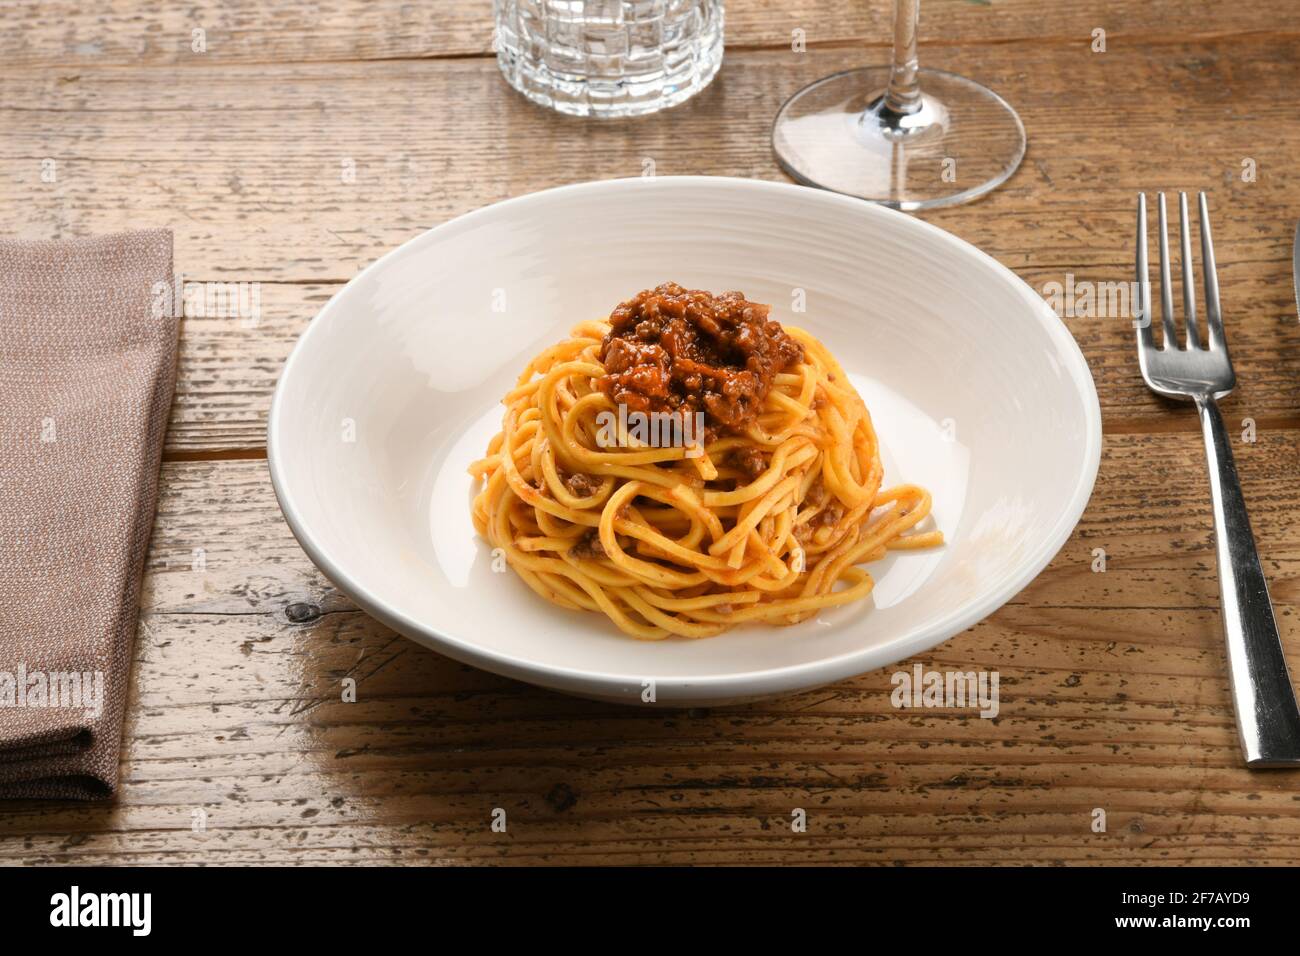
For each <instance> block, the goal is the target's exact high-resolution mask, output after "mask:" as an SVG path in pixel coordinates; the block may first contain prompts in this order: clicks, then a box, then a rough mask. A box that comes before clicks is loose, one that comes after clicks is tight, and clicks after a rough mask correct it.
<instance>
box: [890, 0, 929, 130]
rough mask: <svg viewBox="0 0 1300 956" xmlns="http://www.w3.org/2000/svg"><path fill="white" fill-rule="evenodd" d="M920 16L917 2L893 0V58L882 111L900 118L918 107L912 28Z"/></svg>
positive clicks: (919, 7) (919, 98)
mask: <svg viewBox="0 0 1300 956" xmlns="http://www.w3.org/2000/svg"><path fill="white" fill-rule="evenodd" d="M920 16H921V0H894V59H893V63H892V64H891V65H890V69H889V88H888V90H886V92H885V102H884V104H883V105H884V108H885V110H887V111H889V112H891V113H896V114H899V115H902V116H907V115H910V114H912V113H915V112H916V111H917V110H919V109H920V108H921V84H920V82H919V81H918V80H917V77H916V73H917V70H918V69H919V68H920V63H919V61H918V60H917V56H916V26H917V21H918V20H919V19H920Z"/></svg>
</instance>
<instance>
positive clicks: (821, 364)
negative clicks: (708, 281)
mask: <svg viewBox="0 0 1300 956" xmlns="http://www.w3.org/2000/svg"><path fill="white" fill-rule="evenodd" d="M767 312H768V310H767V307H766V306H763V305H759V304H757V303H751V302H748V301H747V300H745V299H744V296H743V295H742V294H740V293H726V294H724V295H721V296H717V297H714V296H712V295H710V294H709V293H707V292H701V291H698V290H685V289H682V288H681V287H680V286H676V285H674V284H671V283H668V284H665V285H661V286H659V287H657V288H656V289H653V290H647V291H645V292H642V293H640V294H639V295H638V296H637V297H635V298H633V299H631V300H629V301H628V302H624V303H622V304H621V305H620V306H619V307H618V308H616V309H615V310H614V312H613V313H612V315H611V318H610V321H607V322H606V321H590V322H584V323H581V324H580V325H578V326H576V327H575V328H574V329H573V331H572V333H571V334H570V337H569V338H568V339H566V340H565V341H563V342H560V343H559V344H557V345H554V346H552V347H551V348H548V349H546V350H545V351H544V352H542V353H541V354H540V355H538V356H537V357H536V358H534V359H533V360H532V362H530V363H529V364H528V367H527V368H525V369H524V370H523V372H522V373H521V374H520V376H519V378H518V382H517V384H516V387H515V388H514V389H512V390H511V391H510V392H509V394H507V395H506V396H505V398H504V399H503V404H504V405H505V414H504V417H503V421H502V428H501V431H500V432H499V433H498V434H497V435H496V436H495V437H494V438H493V439H492V441H491V443H490V444H489V447H488V449H487V455H486V456H485V457H484V458H482V459H480V460H479V461H476V462H475V463H474V464H473V465H471V466H470V474H471V475H472V476H474V477H475V478H476V479H480V480H482V482H483V484H482V487H481V489H480V490H479V492H478V494H477V496H476V497H475V499H474V502H473V506H472V510H473V519H474V524H475V527H476V528H477V529H478V532H479V534H480V535H482V536H483V537H484V538H485V539H486V540H487V541H488V542H489V543H490V544H491V546H492V547H493V549H500V553H501V554H502V555H503V556H504V557H505V559H506V561H507V563H508V564H509V566H510V568H512V569H513V570H514V571H515V572H516V573H517V574H518V575H519V576H520V577H521V578H522V579H523V580H524V581H525V582H526V583H527V584H528V586H529V587H530V588H532V589H533V590H534V591H536V592H537V593H538V594H539V595H541V596H542V597H544V598H546V599H547V600H548V601H550V602H552V603H554V604H557V605H559V606H561V607H565V608H571V609H574V610H583V611H595V612H597V613H601V614H604V615H605V616H607V617H608V618H609V619H610V620H611V621H612V622H613V623H614V624H615V625H617V626H618V628H619V629H621V630H622V631H624V632H625V633H627V634H629V635H631V636H633V637H636V638H639V639H642V640H661V639H663V638H666V637H670V636H674V635H676V636H679V637H684V638H701V637H712V636H714V635H717V634H720V633H722V632H723V631H725V630H727V629H728V628H730V627H733V626H735V625H738V624H744V623H756V622H757V623H764V624H776V625H787V624H795V623H798V622H800V621H803V620H806V619H808V618H810V617H813V616H814V615H816V614H817V613H818V612H819V611H821V610H823V609H824V608H829V607H835V606H839V605H845V604H851V603H854V602H857V601H861V600H863V599H864V598H866V597H867V596H868V595H869V594H870V592H871V589H872V586H873V584H874V582H873V579H872V577H871V575H870V574H869V573H868V572H867V571H866V570H865V569H864V568H862V567H860V565H863V564H868V563H870V562H873V561H877V560H879V559H881V558H883V557H884V555H885V553H886V552H887V551H888V550H891V549H905V548H924V547H931V546H935V545H938V544H940V543H942V535H941V534H940V533H939V532H937V531H925V532H916V531H913V529H914V528H915V527H916V526H917V525H918V524H919V523H920V522H922V521H923V520H924V519H925V518H926V516H927V515H928V514H929V512H930V495H929V493H928V492H927V491H925V490H924V489H923V488H920V487H917V486H916V485H898V486H895V487H892V488H889V489H882V486H881V483H882V478H883V468H882V465H881V459H880V447H879V444H878V443H877V440H876V434H875V430H874V429H873V427H872V423H871V416H870V414H869V413H868V411H867V407H866V405H865V404H864V403H863V401H862V399H861V397H860V396H859V395H858V393H857V392H856V390H855V389H854V388H853V386H852V384H851V383H850V381H849V379H848V377H847V376H846V375H845V374H844V371H843V370H842V369H841V368H840V366H839V364H838V363H837V362H836V361H835V359H834V357H833V356H832V355H831V354H830V353H829V352H828V351H827V350H826V348H825V347H824V346H823V345H822V344H821V343H820V342H818V341H817V340H816V339H815V338H813V337H812V336H811V335H809V334H808V333H807V332H804V331H803V330H801V329H797V328H793V327H788V326H787V327H784V328H783V327H782V326H781V325H780V324H779V323H777V322H774V321H771V320H769V319H768V318H767Z"/></svg>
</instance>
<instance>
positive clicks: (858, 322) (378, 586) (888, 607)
mask: <svg viewBox="0 0 1300 956" xmlns="http://www.w3.org/2000/svg"><path fill="white" fill-rule="evenodd" d="M666 280H672V281H675V282H679V283H681V284H683V285H686V286H688V287H696V288H704V289H710V290H713V291H724V290H729V289H739V290H741V291H743V292H744V293H745V294H746V295H747V296H748V297H749V298H750V299H753V300H755V301H759V302H768V303H771V304H772V306H773V310H772V313H773V317H774V318H776V319H777V320H779V321H781V322H783V323H790V324H794V325H798V326H801V327H803V328H805V329H807V330H808V331H810V332H811V333H812V334H814V335H816V336H817V337H818V338H820V339H821V340H822V342H824V343H825V344H826V345H827V346H828V347H829V348H830V349H831V351H832V352H833V353H834V354H835V355H836V356H837V357H838V359H839V360H840V363H841V364H842V365H843V366H844V368H845V370H846V372H848V373H849V375H850V376H851V377H852V379H853V380H854V382H855V383H856V384H857V386H858V389H859V391H860V392H861V394H862V396H863V398H864V399H865V400H866V402H867V405H868V407H869V408H870V409H871V412H872V415H873V418H874V421H875V424H876V428H877V430H878V432H879V435H880V438H881V443H882V446H883V449H884V458H885V466H886V473H885V482H886V484H887V485H888V484H891V483H897V482H901V481H909V482H915V483H917V484H922V485H925V486H926V487H928V488H929V489H930V490H931V491H932V492H933V494H934V513H933V516H934V520H935V522H936V523H937V525H938V527H939V528H940V529H941V530H942V531H943V532H944V534H945V535H946V537H947V540H948V543H947V545H946V546H944V547H943V548H941V549H937V550H933V551H927V552H912V553H906V554H899V555H896V556H891V557H890V558H887V559H886V560H885V561H883V562H880V563H879V564H877V565H873V566H871V571H872V573H873V574H874V575H875V576H876V579H877V585H876V589H875V592H874V594H873V595H872V599H871V600H869V601H867V602H863V603H861V604H859V605H855V606H851V607H847V608H840V609H835V610H832V611H827V612H824V613H823V614H822V615H821V616H820V617H819V618H818V619H815V620H812V621H808V622H805V623H803V624H800V625H797V626H795V627H791V628H773V627H758V626H751V627H746V628H741V629H736V630H733V631H730V632H727V633H725V634H723V635H721V636H719V637H715V638H711V639H708V640H702V641H689V640H677V639H674V640H668V641H662V642H650V643H647V642H641V641H636V640H633V639H632V638H629V637H626V636H624V635H623V634H621V633H620V632H618V631H617V630H616V629H615V628H614V627H613V625H612V624H610V623H609V622H608V621H607V620H606V619H605V618H604V617H603V616H600V615H596V614H592V613H580V612H576V611H566V610H563V609H560V608H556V607H553V606H551V605H550V604H548V603H547V602H545V601H543V600H542V599H541V598H539V597H537V596H536V595H534V594H533V593H532V592H531V591H530V590H528V588H527V587H526V586H525V585H524V584H523V582H522V581H520V580H519V579H518V578H517V577H516V576H515V575H514V574H513V572H508V573H497V572H494V571H493V568H492V564H493V562H492V559H491V554H490V551H489V549H488V547H487V545H486V544H485V543H484V542H482V541H481V540H479V539H478V538H477V537H476V535H475V534H474V530H473V527H472V525H471V523H470V519H469V502H470V498H471V483H470V479H469V477H468V475H467V474H466V472H465V469H466V466H467V465H468V464H469V463H470V462H471V461H472V460H474V459H475V458H477V457H479V456H481V455H482V454H483V451H484V449H485V447H486V445H487V441H488V439H489V438H490V437H491V435H492V434H493V433H495V432H496V431H497V430H498V428H499V427H500V418H501V406H500V404H499V403H500V399H501V397H502V396H503V395H504V394H505V392H506V391H507V389H508V388H510V387H511V385H512V384H513V382H514V379H515V377H516V375H518V373H519V371H520V370H521V369H522V368H523V366H524V365H525V363H526V362H527V361H528V359H529V358H530V357H532V356H533V355H534V354H535V353H537V352H538V351H540V350H541V349H542V348H544V347H545V346H547V345H550V344H552V343H554V342H556V341H558V340H559V339H561V338H563V337H564V336H565V335H566V333H567V332H568V329H569V328H570V327H571V326H572V325H574V324H575V323H576V322H578V321H579V320H581V319H586V318H591V317H596V316H603V315H607V314H608V313H609V311H610V309H611V308H612V307H613V306H614V305H616V304H617V303H618V302H619V301H621V300H623V299H625V298H628V297H630V296H631V295H633V294H634V293H636V292H637V291H639V290H641V289H643V288H646V287H649V286H653V285H656V284H658V283H660V282H663V281H666ZM800 305H803V306H804V308H805V309H806V311H802V312H797V313H796V312H793V311H792V309H794V308H797V307H798V306H800ZM268 444H269V456H270V464H271V475H272V478H273V480H274V483H275V490H276V494H277V495H278V496H279V499H280V505H281V507H282V508H283V510H284V514H285V517H286V518H287V519H288V521H289V525H290V527H291V528H292V529H293V532H294V534H295V535H297V537H298V540H299V541H300V542H301V543H302V546H303V548H304V549H305V550H306V551H307V554H308V555H310V556H311V559H312V560H313V561H315V562H316V564H317V565H318V566H319V567H320V568H321V570H322V571H324V573H325V574H326V575H327V576H328V577H329V578H330V580H332V581H333V582H334V583H335V584H336V585H338V587H339V588H340V589H341V590H342V591H343V592H345V593H346V594H347V595H348V596H349V597H350V598H352V600H354V601H355V602H356V603H357V604H358V605H359V606H360V607H362V608H364V609H365V610H366V611H368V612H369V613H370V614H372V615H374V616H375V617H376V618H378V619H379V620H380V621H382V622H384V623H385V624H387V625H388V626H390V627H392V628H394V629H395V630H398V631H400V632H402V633H403V634H406V635H407V636H408V637H411V638H412V639H414V640H416V641H419V642H420V643H422V644H425V645H427V646H429V647H431V648H433V649H435V650H437V651H439V652H441V653H443V654H446V655H447V656H449V657H452V658H455V659H457V660H459V661H463V662H466V663H469V664H474V665H476V666H478V667H482V668H485V669H487V670H490V671H494V672H496V673H499V674H504V675H507V676H510V677H515V678H518V679H520V680H525V681H530V682H532V683H534V684H540V685H542V686H545V687H550V688H554V689H556V690H560V691H565V692H570V693H574V694H580V695H583V696H588V697H595V698H600V699H606V700H619V701H626V702H629V703H640V702H641V701H642V696H643V693H642V692H643V688H644V687H645V686H646V685H647V682H650V681H653V682H654V689H655V698H656V701H657V702H658V703H660V704H705V703H721V702H726V701H736V700H743V699H751V698H755V697H762V696H766V695H772V694H779V693H785V692H790V691H796V690H801V689H804V688H809V687H814V686H817V685H821V684H827V683H830V682H833V681H837V680H841V679H843V678H846V677H850V676H852V675H854V674H859V673H862V672H863V671H867V670H871V669H873V668H877V667H882V666H884V665H886V664H890V663H892V662H894V661H898V660H900V659H902V658H906V657H909V656H911V655H914V654H917V653H918V652H920V651H924V650H926V649H927V648H930V647H933V646H934V645H936V644H938V643H940V642H941V641H943V640H946V639H947V638H949V637H951V636H953V635H954V634H958V633H960V632H961V631H962V630H964V629H966V628H968V627H970V626H971V625H973V624H975V623H976V622H977V621H979V620H980V619H981V618H983V617H985V616H986V615H988V614H990V613H991V612H993V611H994V610H996V609H997V608H998V607H1000V606H1001V605H1002V604H1003V603H1004V602H1006V601H1007V600H1008V599H1009V598H1010V597H1012V595H1014V594H1015V593H1016V592H1017V591H1019V590H1020V589H1021V588H1023V587H1024V586H1025V585H1026V584H1028V583H1029V582H1030V581H1031V580H1033V578H1034V576H1035V575H1037V574H1038V572H1039V571H1041V570H1042V568H1043V567H1044V566H1045V565H1046V564H1047V563H1048V561H1049V560H1051V558H1052V556H1053V555H1054V554H1055V553H1056V552H1057V550H1058V549H1059V548H1060V547H1061V545H1062V544H1063V543H1064V542H1065V540H1066V538H1067V537H1068V536H1069V534H1070V532H1071V530H1072V529H1073V528H1074V525H1075V522H1076V521H1077V520H1078V518H1079V515H1080V514H1081V513H1082V511H1083V508H1084V506H1085V504H1086V503H1087V501H1088V496H1089V494H1090V493H1091V491H1092V485H1093V480H1094V478H1095V477H1096V472H1097V463H1098V458H1099V455H1100V449H1101V419H1100V414H1099V410H1098V406H1097V393H1096V389H1095V387H1094V386H1093V382H1092V377H1091V375H1090V374H1089V372H1088V366H1087V364H1086V363H1085V362H1084V359H1083V356H1082V355H1081V354H1080V353H1079V349H1078V347H1077V346H1076V345H1075V343H1074V340H1073V338H1072V337H1071V336H1070V334H1069V333H1068V332H1067V331H1066V329H1065V327H1064V326H1063V325H1062V324H1061V322H1060V320H1059V319H1058V318H1057V317H1056V315H1055V314H1054V313H1053V312H1052V311H1051V310H1050V309H1049V308H1048V307H1047V305H1046V304H1045V303H1044V302H1043V301H1042V299H1041V297H1040V296H1038V295H1037V294H1035V293H1034V291H1033V290H1032V289H1030V288H1029V287H1028V286H1026V285H1025V284H1024V283H1023V282H1021V281H1020V280H1019V279H1018V278H1016V277H1015V276H1014V275H1013V274H1012V273H1011V272H1009V271H1008V270H1007V269H1006V268H1004V267H1003V266H1001V265H1000V264H998V263H997V262H995V261H994V260H993V259H991V258H989V257H988V256H986V255H985V254H984V253H982V252H980V251H979V250H978V249H976V248H974V247H973V246H970V245H968V244H967V243H965V242H963V241H961V240H960V239H957V238H955V237H953V236H951V235H949V234H948V233H946V232H943V231H942V230H940V229H937V228H935V227H934V226H930V225H928V224H926V223H924V222H921V221H919V220H917V219H913V218H911V217H909V216H906V215H903V214H901V213H897V212H893V211H891V210H888V209H884V208H881V207H879V206H872V205H868V204H866V203H863V202H859V201H857V200H854V199H849V198H845V197H842V196H837V195H833V194H830V193H825V192H818V191H815V190H812V189H806V188H803V187H799V186H788V185H783V184H777V183H768V182H756V181H751V180H741V179H720V178H703V177H700V178H696V177H677V178H670V177H663V178H645V179H625V180H614V181H605V182H594V183H584V184H581V185H577V186H566V187H563V188H560V189H552V190H548V191H546V192H541V193H535V194H533V195H529V196H522V197H520V198H518V199H512V200H509V201H507V202H502V203H498V204H497V205H494V206H489V207H487V208H485V209H480V210H478V211H476V212H473V213H470V214H468V215H465V216H461V217H460V218H459V219H455V220H453V221H451V222H448V223H445V224H444V225H441V226H439V227H437V228H436V229H432V230H430V231H429V232H427V233H425V234H424V235H422V236H419V237H418V238H416V239H413V240H412V241H410V242H408V243H406V244H405V245H403V246H402V247H401V248H399V249H397V250H395V251H393V252H392V253H390V254H388V255H386V256H384V257H383V258H382V259H380V260H379V261H378V262H376V263H375V264H374V265H372V266H370V267H369V268H368V269H366V270H365V271H364V272H362V273H361V274H360V275H358V276H357V277H356V278H355V279H353V280H352V281H351V282H350V283H348V285H347V287H346V288H344V289H343V290H342V291H341V292H340V293H339V294H338V295H336V296H335V297H334V298H333V299H332V300H331V301H330V302H329V304H328V305H326V307H325V308H324V309H323V310H322V311H321V313H320V315H319V316H318V317H317V318H316V319H315V321H313V322H312V324H311V326H310V327H309V328H308V329H307V331H306V332H305V333H304V334H303V336H302V339H301V340H300V341H299V342H298V345H297V347H296V348H295V349H294V351H293V354H292V355H291V356H290V357H289V360H288V362H287V363H286V365H285V368H284V372H283V374H282V375H281V378H280V383H279V386H278V387H277V389H276V393H275V400H274V403H273V405H272V408H271V416H270V428H269V436H268Z"/></svg>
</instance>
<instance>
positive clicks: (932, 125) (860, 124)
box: [772, 67, 1025, 210]
mask: <svg viewBox="0 0 1300 956" xmlns="http://www.w3.org/2000/svg"><path fill="white" fill-rule="evenodd" d="M889 72H890V71H889V68H888V67H867V68H864V69H859V70H848V71H846V72H844V73H836V74H834V75H833V76H828V77H825V78H824V79H821V80H818V81H817V82H815V83H813V84H811V85H809V86H806V87H804V88H803V89H802V90H800V91H799V92H798V93H796V94H795V95H794V96H792V97H790V99H788V100H787V101H786V103H785V105H784V106H782V107H781V111H780V112H779V113H778V114H777V116H776V122H775V124H774V125H773V127H772V149H773V150H774V151H775V153H776V157H777V160H778V161H779V162H780V164H781V166H782V168H783V169H785V171H786V172H787V173H789V174H790V175H791V176H792V177H793V178H794V179H796V180H798V181H799V182H801V183H803V184H804V185H807V186H817V187H819V188H821V189H829V190H832V191H834V192H838V193H844V194H846V195H849V196H857V197H859V198H860V199H868V200H870V201H872V202H878V203H882V204H884V205H887V206H892V207H893V208H895V209H906V210H913V209H930V208H934V207H936V206H950V205H955V204H957V203H963V202H969V201H970V200H972V199H975V198H977V197H979V196H982V195H984V194H985V193H987V192H988V191H989V190H991V189H993V188H995V187H997V186H999V185H1001V184H1002V183H1003V182H1005V181H1006V180H1007V178H1008V177H1010V176H1011V174H1012V173H1014V172H1015V171H1016V168H1017V167H1018V166H1019V165H1020V161H1021V159H1023V158H1024V155H1025V128H1024V126H1023V125H1022V124H1021V122H1020V117H1019V116H1017V115H1016V111H1015V110H1013V109H1012V108H1011V107H1010V106H1009V105H1008V104H1007V102H1006V101H1005V100H1003V99H1002V97H1000V96H998V95H997V94H996V93H994V92H993V91H992V90H990V89H988V88H987V87H984V86H981V85H980V84H978V83H975V82H973V81H971V80H968V79H966V78H965V77H961V76H957V75H956V74H954V73H947V72H944V71H942V70H927V69H922V70H919V71H918V74H917V75H918V79H919V82H920V88H921V102H920V105H919V108H918V109H916V110H915V111H913V112H909V113H900V112H896V111H894V110H891V109H889V107H888V106H887V105H886V102H885V96H884V93H885V89H886V87H887V85H888V83H889Z"/></svg>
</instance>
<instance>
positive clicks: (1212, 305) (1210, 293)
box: [1198, 193, 1226, 349]
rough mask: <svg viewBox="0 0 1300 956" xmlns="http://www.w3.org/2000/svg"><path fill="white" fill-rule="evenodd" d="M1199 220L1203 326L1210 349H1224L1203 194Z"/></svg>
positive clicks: (1203, 194)
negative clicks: (1203, 276) (1203, 306)
mask: <svg viewBox="0 0 1300 956" xmlns="http://www.w3.org/2000/svg"><path fill="white" fill-rule="evenodd" d="M1199 204H1200V209H1199V210H1198V212H1199V213H1200V218H1201V266H1202V267H1203V268H1204V269H1205V325H1206V329H1207V331H1208V332H1209V339H1210V348H1212V349H1221V348H1223V347H1224V345H1225V344H1226V343H1225V340H1224V337H1223V314H1222V313H1221V312H1220V311H1219V272H1218V269H1217V268H1216V267H1215V265H1214V239H1213V238H1212V237H1211V236H1210V207H1209V205H1208V204H1207V203H1206V201H1205V193H1201V194H1200V197H1199Z"/></svg>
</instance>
